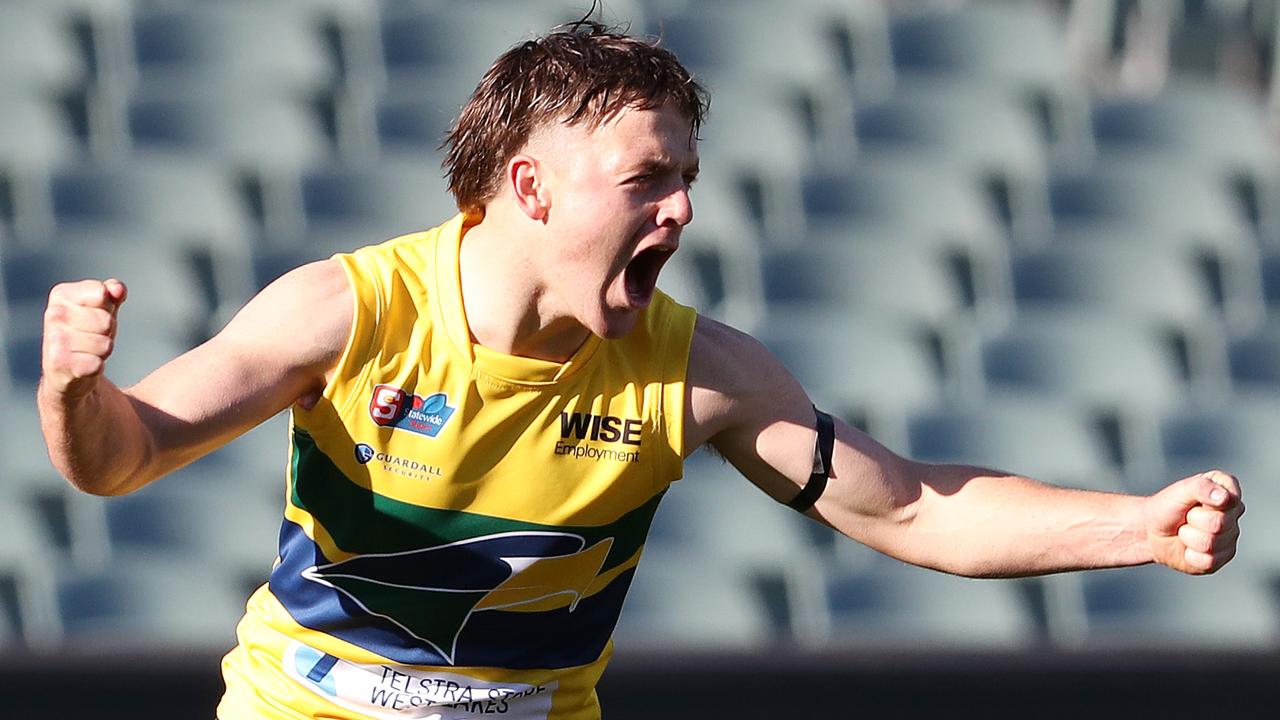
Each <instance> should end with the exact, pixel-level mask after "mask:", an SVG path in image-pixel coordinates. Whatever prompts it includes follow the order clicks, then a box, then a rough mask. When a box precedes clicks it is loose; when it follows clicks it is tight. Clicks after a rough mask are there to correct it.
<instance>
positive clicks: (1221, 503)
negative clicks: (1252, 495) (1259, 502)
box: [1143, 470, 1244, 575]
mask: <svg viewBox="0 0 1280 720" xmlns="http://www.w3.org/2000/svg"><path fill="white" fill-rule="evenodd" d="M1243 514H1244V502H1243V501H1242V500H1241V499H1240V483H1239V482H1238V481H1237V480H1236V479H1235V477H1233V476H1231V475H1229V474H1227V473H1225V472H1222V471H1221V470H1210V471H1209V472H1204V473H1200V474H1199V475H1193V476H1191V477H1189V478H1186V479H1183V480H1179V481H1178V482H1176V483H1173V484H1172V485H1170V486H1168V487H1166V488H1165V489H1163V490H1161V491H1160V492H1158V493H1156V494H1155V495H1152V496H1151V497H1149V498H1147V502H1146V505H1145V507H1144V508H1143V520H1144V523H1145V525H1146V530H1147V541H1148V542H1149V543H1150V545H1151V555H1152V559H1153V560H1155V561H1156V562H1158V563H1160V564H1162V565H1168V566H1169V567H1171V568H1173V569H1174V570H1178V571H1180V572H1184V573H1187V574H1189V575H1207V574H1209V573H1212V572H1217V570H1218V569H1219V568H1221V567H1222V566H1223V565H1226V564H1227V562H1228V561H1229V560H1231V558H1233V557H1235V554H1236V542H1237V541H1238V540H1239V539H1240V516H1241V515H1243Z"/></svg>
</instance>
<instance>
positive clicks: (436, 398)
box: [369, 385, 457, 437]
mask: <svg viewBox="0 0 1280 720" xmlns="http://www.w3.org/2000/svg"><path fill="white" fill-rule="evenodd" d="M456 409H457V408H454V407H450V406H449V396H448V395H445V394H444V393H442V392H438V393H435V394H433V395H428V396H426V397H422V396H421V395H414V394H413V393H410V392H405V391H404V390H402V389H400V388H398V387H395V386H394V385H378V386H377V387H375V388H374V389H373V397H371V398H370V399H369V417H371V418H373V421H374V422H375V423H377V424H378V425H381V426H382V427H390V428H395V429H396V430H408V431H410V432H415V433H418V434H419V435H426V436H427V437H435V436H436V435H438V434H439V433H440V430H441V429H443V428H444V426H445V423H447V422H449V418H450V417H452V416H453V412H454V410H456Z"/></svg>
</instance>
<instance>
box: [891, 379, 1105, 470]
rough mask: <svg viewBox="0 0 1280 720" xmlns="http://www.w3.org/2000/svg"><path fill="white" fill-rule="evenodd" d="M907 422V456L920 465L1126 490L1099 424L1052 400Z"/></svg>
mask: <svg viewBox="0 0 1280 720" xmlns="http://www.w3.org/2000/svg"><path fill="white" fill-rule="evenodd" d="M908 423H909V424H908V433H909V434H908V442H909V446H908V452H909V453H910V455H911V456H912V457H915V458H918V459H920V460H927V461H931V462H947V463H963V464H968V465H976V466H979V467H987V468H992V469H995V470H1003V471H1006V472H1016V473H1023V474H1026V475H1029V476H1031V477H1034V478H1037V479H1039V480H1043V481H1045V482H1050V483H1053V484H1056V485H1065V486H1070V487H1083V488H1090V489H1094V490H1117V489H1119V488H1120V487H1121V484H1120V479H1119V468H1118V467H1117V466H1116V464H1115V460H1114V453H1113V450H1112V449H1111V448H1109V447H1108V444H1107V439H1106V437H1105V434H1104V433H1103V432H1102V430H1101V428H1099V426H1098V424H1097V423H1096V422H1095V421H1094V419H1093V418H1091V417H1090V416H1089V414H1087V413H1084V412H1081V411H1079V410H1078V409H1073V408H1072V407H1071V405H1069V404H1067V403H1062V402H1059V404H1052V400H1051V399H1050V398H1048V397H1045V398H1034V399H1021V400H1019V399H1012V398H1010V399H1005V400H996V399H991V400H988V401H986V402H984V403H981V404H978V405H974V406H968V407H964V408H962V409H955V410H949V409H937V410H926V411H922V412H918V413H914V414H912V416H911V417H910V418H909V421H908Z"/></svg>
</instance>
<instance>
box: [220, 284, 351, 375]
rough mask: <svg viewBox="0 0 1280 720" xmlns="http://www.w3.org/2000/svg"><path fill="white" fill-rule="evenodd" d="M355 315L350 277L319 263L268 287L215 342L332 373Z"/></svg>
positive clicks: (246, 306)
mask: <svg viewBox="0 0 1280 720" xmlns="http://www.w3.org/2000/svg"><path fill="white" fill-rule="evenodd" d="M353 315H354V308H353V301H352V290H351V281H350V280H349V279H348V276H347V272H346V271H345V270H344V268H343V266H342V264H340V263H339V262H338V261H336V260H334V259H329V260H320V261H317V262H312V263H308V264H306V265H302V266H300V267H297V268H295V269H293V270H290V271H289V272H287V273H285V274H284V275H282V276H280V277H279V278H277V279H276V280H274V281H273V282H271V283H270V284H269V285H267V286H266V287H265V288H263V289H262V290H261V291H260V292H259V293H258V294H257V295H256V296H254V298H253V299H251V300H250V301H249V302H248V303H247V304H245V306H244V307H243V308H242V309H241V310H240V312H239V313H237V314H236V316H235V317H234V318H232V319H231V322H229V323H228V324H227V326H226V328H224V329H223V330H222V332H221V333H219V334H218V336H217V337H216V338H214V341H215V342H217V343H219V344H223V345H230V346H240V347H245V346H251V347H256V348H264V349H269V352H270V354H271V355H272V356H273V357H275V358H279V359H281V360H284V361H286V362H287V364H290V365H307V366H313V367H326V369H327V366H328V365H331V364H332V363H333V362H336V360H337V357H338V355H339V354H340V353H341V352H342V349H343V347H344V346H345V344H346V341H347V336H348V334H349V332H350V328H351V323H352V318H353Z"/></svg>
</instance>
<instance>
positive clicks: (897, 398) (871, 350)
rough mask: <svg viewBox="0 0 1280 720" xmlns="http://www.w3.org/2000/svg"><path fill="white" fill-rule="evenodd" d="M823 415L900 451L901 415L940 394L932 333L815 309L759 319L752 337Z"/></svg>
mask: <svg viewBox="0 0 1280 720" xmlns="http://www.w3.org/2000/svg"><path fill="white" fill-rule="evenodd" d="M756 336H757V337H758V338H760V340H761V341H762V342H764V344H765V345H766V346H767V347H768V348H769V350H770V351H771V352H773V354H774V355H775V356H777V358H778V359H779V360H780V361H781V362H782V364H783V365H784V366H786V368H787V369H788V370H789V371H790V372H791V373H792V374H793V375H794V376H795V377H796V379H797V380H799V381H800V384H801V385H802V386H803V387H804V388H805V390H806V391H807V392H808V393H809V396H810V397H811V398H812V399H813V401H814V402H815V403H816V404H817V405H818V407H820V408H823V409H824V410H826V411H827V412H830V413H834V414H837V415H840V416H843V417H845V418H846V419H848V420H850V421H852V422H854V423H855V424H857V425H861V426H862V427H863V428H864V429H866V430H867V431H868V432H870V433H871V434H872V435H873V436H875V437H876V439H877V440H879V441H880V442H882V443H884V444H886V445H888V446H890V447H891V448H894V449H897V450H903V449H904V448H905V446H906V442H905V432H906V427H905V418H906V417H907V416H908V415H909V414H910V413H912V412H914V411H919V410H925V409H929V408H932V407H935V406H937V405H940V404H942V403H943V402H944V401H945V400H946V398H947V395H948V392H949V390H948V385H949V382H948V377H947V376H946V375H945V374H944V371H945V366H940V364H939V362H938V360H939V358H937V357H936V356H935V354H934V350H933V347H932V342H931V340H932V336H931V334H930V332H929V330H928V329H927V328H926V327H923V326H921V325H919V324H915V323H910V322H903V321H901V320H898V319H890V318H886V317H884V316H882V315H880V314H878V313H876V312H866V311H862V312H856V311H855V312H849V311H841V310H832V309H822V308H815V309H813V310H810V311H807V312H797V313H786V314H783V313H778V312H773V313H770V314H769V315H768V316H766V319H765V321H764V323H763V324H762V326H761V328H760V330H759V331H758V332H757V333H756Z"/></svg>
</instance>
